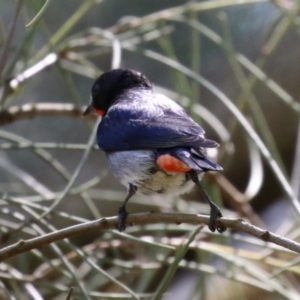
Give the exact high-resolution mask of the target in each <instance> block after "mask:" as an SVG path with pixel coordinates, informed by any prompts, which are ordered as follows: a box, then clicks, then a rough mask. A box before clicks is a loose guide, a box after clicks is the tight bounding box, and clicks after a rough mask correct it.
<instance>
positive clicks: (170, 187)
mask: <svg viewBox="0 0 300 300" xmlns="http://www.w3.org/2000/svg"><path fill="white" fill-rule="evenodd" d="M107 157H108V161H109V166H110V168H111V170H112V172H113V174H114V176H115V177H116V178H117V179H118V180H119V181H120V182H121V183H122V184H123V185H125V186H126V187H127V186H128V184H129V183H131V184H133V185H135V186H137V187H138V190H137V192H139V193H142V194H147V195H150V194H156V193H158V194H168V195H180V194H184V193H186V192H188V191H190V190H191V189H192V188H193V186H194V183H193V182H192V181H191V180H190V179H189V177H188V175H187V174H186V173H166V172H164V171H162V170H160V169H159V168H158V167H157V166H156V156H155V152H154V151H151V150H134V151H119V152H111V153H109V154H108V155H107ZM203 174H204V173H200V174H199V175H198V177H199V180H200V179H201V178H202V177H203Z"/></svg>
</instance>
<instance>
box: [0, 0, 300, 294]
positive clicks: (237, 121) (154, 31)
mask: <svg viewBox="0 0 300 300" xmlns="http://www.w3.org/2000/svg"><path fill="white" fill-rule="evenodd" d="M299 9H300V2H299V1H293V0H274V1H264V0H244V1H240V0H209V1H180V0H172V1H170V0H164V1H150V0H144V1H137V0H126V1H125V0H124V1H118V0H110V1H108V0H103V1H101V0H85V1H84V0H81V1H79V0H73V1H64V2H61V1H51V0H48V1H37V0H30V1H22V0H15V1H0V125H1V128H0V205H1V206H0V215H1V216H0V231H1V236H0V237H1V239H0V242H1V248H3V247H5V246H7V245H10V244H13V243H15V242H17V241H19V240H20V239H28V238H33V237H36V236H39V235H42V234H44V233H47V232H53V231H55V230H57V229H60V228H64V227H66V226H70V225H74V224H79V223H83V222H85V221H88V220H94V219H97V218H100V217H102V216H104V217H107V216H114V215H116V213H117V209H118V206H120V204H121V203H122V202H123V200H124V198H125V195H126V189H125V187H123V186H121V185H120V184H119V183H118V182H117V181H116V180H115V179H114V178H113V176H112V175H111V173H110V172H109V171H108V169H107V162H106V159H105V156H104V154H103V153H102V152H101V151H100V150H99V149H98V148H97V146H96V145H95V141H94V137H95V126H97V123H98V122H99V120H96V119H95V118H86V119H83V118H81V112H82V109H83V108H84V106H85V105H87V104H88V102H89V94H90V89H91V86H92V84H93V81H94V79H95V78H96V77H97V76H99V75H100V74H101V73H102V72H105V71H108V70H110V69H111V68H119V67H122V68H131V69H136V70H138V71H140V72H142V73H144V74H145V75H146V76H147V77H148V78H149V79H150V80H151V81H152V82H153V84H154V88H155V90H156V91H157V92H160V93H163V94H165V95H167V96H168V97H170V98H172V99H174V100H175V101H177V102H178V103H180V104H181V105H182V106H184V107H185V108H186V110H187V111H188V112H189V113H190V115H191V116H192V117H193V118H194V119H195V120H196V121H197V122H198V123H199V124H201V126H202V127H203V128H204V129H205V131H206V136H207V137H208V138H210V139H214V140H216V141H218V143H219V144H220V147H219V148H218V151H217V152H214V153H210V155H211V157H212V159H215V161H217V162H218V163H219V164H220V165H222V166H223V168H224V171H223V172H222V173H218V174H207V175H206V176H205V179H204V180H203V186H204V187H205V189H206V190H207V192H208V193H209V194H210V195H211V197H212V198H213V199H214V201H215V202H216V203H218V205H219V206H220V207H222V212H223V215H224V216H226V217H233V218H243V219H245V220H247V221H249V222H250V223H252V224H254V225H256V226H259V227H261V228H265V229H268V230H271V231H274V232H276V233H277V234H279V235H282V236H285V237H289V238H292V239H299V234H300V232H299V229H298V228H299V220H300V218H299V215H300V209H299V207H300V206H299V203H298V198H299V178H300V130H299V121H298V120H299V112H300V104H299V93H300V84H299V74H300V63H299V58H300V36H299V34H300V18H299ZM202 199H203V195H202V194H201V192H199V191H198V190H197V189H194V190H193V192H192V193H190V194H189V195H184V196H183V197H179V198H172V197H163V198H162V197H158V196H157V197H142V196H139V195H136V196H134V198H132V199H131V200H130V202H129V204H128V207H127V208H128V210H129V212H145V211H149V210H154V211H162V212H183V213H209V207H207V205H206V203H205V201H203V200H202ZM49 207H52V208H53V209H52V211H51V213H49V214H48V215H47V217H45V218H43V219H42V220H41V219H39V216H41V215H42V214H43V213H44V212H46V211H47V208H49ZM195 230H196V227H195V226H191V225H187V224H181V225H164V224H157V225H147V226H133V227H130V228H127V230H126V232H125V233H122V234H120V233H119V232H117V231H115V230H110V231H107V232H99V234H97V235H95V234H91V235H85V236H78V237H76V238H73V239H71V240H63V241H61V242H59V243H56V244H53V245H49V246H48V247H45V248H42V249H35V250H34V251H31V252H28V253H25V254H22V255H19V256H15V257H13V258H11V259H9V260H7V261H5V262H2V263H1V265H0V299H57V300H58V299H67V294H68V291H69V289H70V288H71V287H74V290H73V293H72V295H71V298H70V299H173V300H185V299H187V300H197V299H203V300H204V299H210V300H214V299H220V300H224V299H276V300H277V299H278V300H281V299H299V289H300V281H299V275H300V268H299V264H298V260H299V258H298V256H296V255H295V254H294V253H291V252H290V251H287V250H286V249H283V248H280V247H276V246H275V245H271V244H267V243H265V242H263V241H261V240H258V239H256V238H253V237H250V236H247V235H244V234H242V233H240V232H234V231H227V232H226V233H224V234H222V235H220V234H213V233H211V232H210V231H209V230H208V229H207V228H203V229H202V230H201V231H200V232H199V233H198V234H196V235H195V236H192V235H193V233H195ZM191 237H192V239H191ZM189 239H190V241H189V242H191V243H190V245H189V247H185V245H187V242H188V240H189ZM185 248H186V249H185ZM178 258H181V259H180V260H179V259H178ZM216 287H217V288H216Z"/></svg>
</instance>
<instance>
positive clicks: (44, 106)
mask: <svg viewBox="0 0 300 300" xmlns="http://www.w3.org/2000/svg"><path fill="white" fill-rule="evenodd" d="M83 111H84V108H82V107H78V106H75V105H73V104H65V103H29V104H24V105H21V106H12V107H10V108H8V109H4V110H0V126H1V125H6V124H9V123H12V122H15V121H20V120H25V119H32V118H36V117H42V116H43V117H45V116H47V117H53V116H61V117H73V118H78V117H81V116H82V113H83ZM91 116H92V115H91Z"/></svg>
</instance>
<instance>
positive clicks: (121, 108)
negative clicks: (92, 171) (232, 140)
mask: <svg viewBox="0 0 300 300" xmlns="http://www.w3.org/2000/svg"><path fill="white" fill-rule="evenodd" d="M142 92H143V93H141V91H139V92H138V93H134V92H131V93H130V94H129V95H128V94H127V95H126V97H125V98H124V99H120V100H121V101H118V102H117V103H116V104H114V105H113V106H112V107H111V108H110V109H109V110H108V112H107V114H106V115H105V116H104V117H103V119H102V121H101V123H100V124H99V128H98V133H97V142H98V145H99V147H100V148H101V149H102V150H104V151H107V152H108V151H121V150H137V149H158V148H171V147H177V146H181V147H192V148H195V149H199V148H200V147H206V148H212V147H216V146H218V144H217V143H216V142H214V141H211V140H207V139H205V138H204V136H203V134H204V130H203V129H202V128H201V127H200V126H199V125H198V124H197V123H195V122H194V121H193V120H192V119H191V118H190V117H189V116H188V115H187V114H186V112H185V111H184V110H183V109H182V108H181V107H180V106H179V105H177V104H176V103H175V102H173V101H171V100H170V99H168V98H167V97H165V96H163V95H157V94H154V93H151V92H146V91H142Z"/></svg>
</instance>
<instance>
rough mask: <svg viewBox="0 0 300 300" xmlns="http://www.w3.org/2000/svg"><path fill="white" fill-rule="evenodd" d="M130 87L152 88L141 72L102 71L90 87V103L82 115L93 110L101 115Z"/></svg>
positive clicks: (124, 70) (122, 70)
mask: <svg viewBox="0 0 300 300" xmlns="http://www.w3.org/2000/svg"><path fill="white" fill-rule="evenodd" d="M132 88H144V89H152V86H151V83H150V81H149V80H148V79H147V78H146V77H145V76H144V75H143V74H141V73H140V72H137V71H134V70H129V69H115V70H112V71H109V72H106V73H103V74H102V75H101V76H100V77H99V78H98V79H97V80H96V81H95V83H94V85H93V87H92V91H91V100H92V103H91V104H90V105H89V106H88V107H87V109H86V110H85V112H84V113H83V115H84V116H85V115H87V114H89V113H90V112H92V111H94V112H96V113H97V114H99V115H101V116H103V115H104V114H105V113H106V112H107V110H108V109H109V107H110V106H111V105H112V104H113V103H114V102H115V101H116V99H117V97H118V96H119V95H120V94H122V93H123V92H124V91H126V90H128V89H132Z"/></svg>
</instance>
